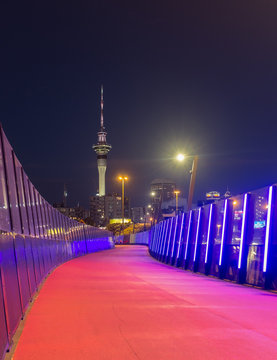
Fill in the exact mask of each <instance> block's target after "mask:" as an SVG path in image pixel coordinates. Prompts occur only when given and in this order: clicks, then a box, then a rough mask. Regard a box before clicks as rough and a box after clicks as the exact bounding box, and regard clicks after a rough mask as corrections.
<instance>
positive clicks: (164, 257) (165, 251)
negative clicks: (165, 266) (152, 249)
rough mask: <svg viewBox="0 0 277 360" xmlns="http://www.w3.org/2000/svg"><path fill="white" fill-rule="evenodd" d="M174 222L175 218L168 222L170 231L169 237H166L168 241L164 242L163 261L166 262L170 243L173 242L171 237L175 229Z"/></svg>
mask: <svg viewBox="0 0 277 360" xmlns="http://www.w3.org/2000/svg"><path fill="white" fill-rule="evenodd" d="M173 221H174V218H171V219H169V220H168V228H169V231H168V232H167V234H166V235H167V236H166V241H165V242H164V245H165V246H164V249H163V252H162V261H166V258H167V256H168V254H169V246H170V241H171V236H172V227H173Z"/></svg>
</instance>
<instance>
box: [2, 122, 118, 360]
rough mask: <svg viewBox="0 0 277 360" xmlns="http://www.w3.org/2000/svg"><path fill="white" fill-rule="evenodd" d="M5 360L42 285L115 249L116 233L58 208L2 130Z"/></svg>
mask: <svg viewBox="0 0 277 360" xmlns="http://www.w3.org/2000/svg"><path fill="white" fill-rule="evenodd" d="M0 188H1V191H0V230H1V233H0V358H2V357H3V355H4V353H5V351H6V350H7V349H8V348H9V347H10V344H11V342H12V337H13V335H14V333H15V331H16V328H17V326H18V324H19V322H20V320H21V319H22V318H23V316H24V314H25V311H26V308H27V306H28V304H29V302H30V300H31V298H32V297H33V296H34V294H35V292H36V290H37V289H38V286H39V285H40V283H41V281H42V280H43V279H44V278H45V277H46V276H47V274H48V273H49V272H50V271H51V270H52V269H53V268H55V267H56V266H58V265H60V264H62V263H63V262H65V261H67V260H70V259H72V258H74V257H77V256H81V255H84V254H88V253H91V252H94V251H99V250H104V249H110V248H112V247H113V246H114V244H113V239H112V237H111V233H110V232H109V231H105V230H99V229H97V228H94V227H92V226H88V225H84V224H81V223H79V222H77V221H74V220H72V219H69V218H67V217H65V216H64V215H62V214H61V213H60V212H58V211H57V210H56V209H54V208H53V207H52V206H51V205H50V204H49V203H48V202H47V201H46V200H45V199H44V198H43V197H42V196H41V195H40V193H39V192H38V191H37V190H36V188H35V187H34V185H33V184H32V183H31V182H30V180H29V178H28V176H27V175H26V174H25V172H24V170H23V168H22V166H21V164H20V162H19V160H18V159H17V157H16V155H15V153H14V151H13V149H12V147H11V145H10V144H9V142H8V139H7V138H6V136H5V134H4V132H3V130H2V128H1V127H0Z"/></svg>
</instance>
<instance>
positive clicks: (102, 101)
mask: <svg viewBox="0 0 277 360" xmlns="http://www.w3.org/2000/svg"><path fill="white" fill-rule="evenodd" d="M103 111H104V96H103V85H101V130H102V129H103V128H104V113H103Z"/></svg>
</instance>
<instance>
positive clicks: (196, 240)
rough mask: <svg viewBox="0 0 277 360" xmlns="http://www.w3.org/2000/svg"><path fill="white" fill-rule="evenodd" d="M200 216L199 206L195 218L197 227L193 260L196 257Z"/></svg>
mask: <svg viewBox="0 0 277 360" xmlns="http://www.w3.org/2000/svg"><path fill="white" fill-rule="evenodd" d="M200 218H201V208H199V210H198V219H197V229H196V237H195V246H194V254H193V261H195V259H196V251H197V243H198V236H199V227H200Z"/></svg>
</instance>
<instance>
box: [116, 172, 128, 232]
mask: <svg viewBox="0 0 277 360" xmlns="http://www.w3.org/2000/svg"><path fill="white" fill-rule="evenodd" d="M118 180H120V181H121V185H122V193H121V201H122V205H121V214H122V226H123V224H124V184H125V181H127V180H128V176H119V177H118Z"/></svg>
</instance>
